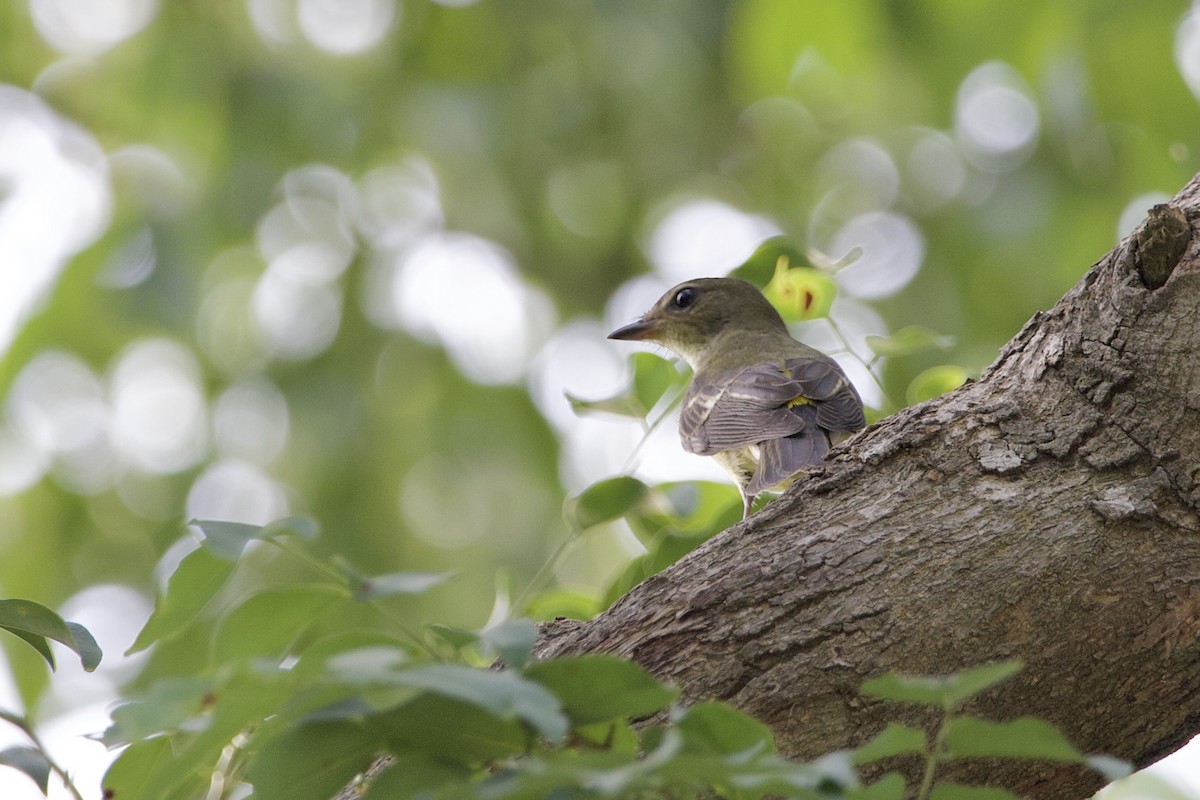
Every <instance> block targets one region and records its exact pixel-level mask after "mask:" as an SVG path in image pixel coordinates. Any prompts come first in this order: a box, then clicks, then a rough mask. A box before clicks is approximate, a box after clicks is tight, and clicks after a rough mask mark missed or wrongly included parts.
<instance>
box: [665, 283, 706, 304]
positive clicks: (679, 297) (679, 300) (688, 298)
mask: <svg viewBox="0 0 1200 800" xmlns="http://www.w3.org/2000/svg"><path fill="white" fill-rule="evenodd" d="M698 295H699V292H697V291H696V290H695V289H693V288H692V287H690V286H687V287H685V288H683V289H680V290H679V291H678V292H676V293H675V297H674V298H673V299H672V300H671V302H672V303H673V304H674V306H675V307H676V308H679V309H683V308H687V307H688V306H690V305H691V304H692V303H694V302H696V297H697V296H698Z"/></svg>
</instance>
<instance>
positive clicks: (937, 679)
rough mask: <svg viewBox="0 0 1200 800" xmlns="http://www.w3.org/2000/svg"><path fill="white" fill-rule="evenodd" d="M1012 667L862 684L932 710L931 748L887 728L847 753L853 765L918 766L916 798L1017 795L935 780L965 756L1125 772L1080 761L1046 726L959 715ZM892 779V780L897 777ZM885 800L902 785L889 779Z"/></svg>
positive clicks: (1108, 760)
mask: <svg viewBox="0 0 1200 800" xmlns="http://www.w3.org/2000/svg"><path fill="white" fill-rule="evenodd" d="M1022 668H1023V665H1022V664H1021V662H1019V661H1000V662H997V663H995V664H985V665H983V666H979V667H971V668H968V669H964V670H961V671H959V672H955V673H951V674H949V675H942V676H926V675H903V674H898V673H889V674H887V675H881V676H879V677H878V678H872V679H871V680H869V681H867V682H866V683H864V684H863V685H862V689H861V691H862V693H863V694H864V695H866V696H867V697H875V698H878V699H881V700H887V701H892V702H897V703H903V704H907V705H915V706H918V707H922V708H926V709H930V710H931V711H936V712H940V718H939V720H938V722H937V732H936V733H935V734H934V736H933V741H932V743H931V742H930V741H929V739H928V737H927V735H926V733H925V731H923V730H920V729H917V728H913V727H910V726H907V725H899V724H891V725H888V726H887V727H886V728H884V729H883V730H882V731H880V733H879V734H877V735H876V736H875V737H874V738H873V739H871V741H869V742H867V743H866V744H865V745H863V746H862V747H860V748H858V749H857V750H856V751H855V752H854V756H853V758H854V763H855V764H857V765H864V764H869V763H873V762H877V761H885V760H889V759H895V758H903V757H905V756H920V757H921V758H922V759H923V761H924V764H925V765H924V771H923V777H922V780H921V783H920V786H919V788H918V789H917V793H916V797H917V798H918V800H1014V798H1017V795H1014V794H1013V793H1012V792H1009V791H1007V790H1005V789H999V788H995V787H989V786H968V785H965V784H960V783H955V782H953V781H937V780H936V777H937V771H938V768H939V767H940V766H941V765H943V764H946V763H949V762H951V761H958V760H962V759H969V758H999V759H1003V758H1013V759H1032V760H1037V761H1053V762H1060V763H1068V764H1081V765H1086V766H1088V767H1090V768H1092V769H1093V770H1095V771H1097V772H1099V773H1100V774H1101V775H1103V776H1104V777H1105V779H1107V780H1110V781H1112V780H1116V779H1118V778H1121V777H1124V776H1126V775H1128V774H1130V773H1131V772H1132V771H1133V767H1132V765H1130V764H1128V763H1127V762H1124V761H1121V760H1119V759H1115V758H1112V757H1111V756H1091V757H1088V756H1085V755H1084V754H1083V753H1081V752H1080V751H1079V750H1078V749H1077V748H1076V747H1075V746H1074V745H1072V744H1071V743H1070V742H1069V741H1068V740H1067V739H1066V737H1064V736H1063V735H1062V733H1060V732H1059V730H1058V729H1057V728H1055V727H1054V726H1053V725H1051V724H1049V723H1048V722H1045V721H1043V720H1039V719H1033V718H1030V717H1023V718H1020V719H1016V720H1012V721H1009V722H992V721H989V720H983V719H979V718H977V717H973V716H970V715H968V714H964V713H963V712H962V709H963V707H964V706H965V705H967V704H968V703H970V702H971V701H972V700H974V699H975V698H977V697H979V696H980V695H982V694H984V693H985V692H988V691H991V690H993V689H994V688H995V687H997V686H998V685H999V684H1001V683H1002V682H1004V681H1005V680H1007V679H1008V678H1011V677H1012V676H1013V675H1016V674H1017V673H1018V672H1020V671H1021V669H1022ZM897 777H898V776H897ZM881 794H882V795H883V796H886V797H896V798H899V797H901V796H904V795H905V787H904V782H903V779H900V780H899V783H898V784H897V778H896V777H893V778H891V781H890V783H889V784H888V788H887V789H886V791H882V790H881Z"/></svg>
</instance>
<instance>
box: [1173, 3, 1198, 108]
mask: <svg viewBox="0 0 1200 800" xmlns="http://www.w3.org/2000/svg"><path fill="white" fill-rule="evenodd" d="M1175 65H1176V66H1177V67H1178V68H1179V74H1180V75H1182V76H1183V80H1184V82H1185V83H1187V86H1188V88H1189V89H1191V90H1192V94H1194V95H1195V96H1196V97H1197V98H1200V5H1198V4H1196V3H1193V4H1192V7H1191V9H1190V10H1189V11H1188V13H1187V14H1185V15H1184V17H1183V19H1182V20H1181V21H1180V22H1179V27H1178V28H1176V30H1175Z"/></svg>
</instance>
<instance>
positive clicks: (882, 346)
mask: <svg viewBox="0 0 1200 800" xmlns="http://www.w3.org/2000/svg"><path fill="white" fill-rule="evenodd" d="M953 346H954V337H952V336H943V335H941V334H939V333H937V332H936V331H933V330H930V329H929V328H926V327H924V326H923V325H908V326H906V327H904V328H901V329H900V330H898V331H896V332H895V333H893V334H892V335H891V336H868V337H867V347H869V348H871V352H872V353H874V354H875V355H877V356H880V357H884V358H894V357H897V356H911V355H914V354H916V353H923V352H925V351H926V350H935V349H936V350H945V349H946V348H948V347H953Z"/></svg>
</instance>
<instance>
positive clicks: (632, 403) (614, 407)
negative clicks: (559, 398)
mask: <svg viewBox="0 0 1200 800" xmlns="http://www.w3.org/2000/svg"><path fill="white" fill-rule="evenodd" d="M563 394H564V395H565V396H566V398H567V402H568V403H570V404H571V410H572V411H574V412H575V413H576V414H577V415H579V416H581V417H582V416H585V415H587V414H614V415H616V416H618V417H632V418H634V419H639V420H640V419H645V417H646V409H645V408H644V407H643V406H642V404H641V403H640V402H638V399H637V398H636V397H634V395H633V393H632V391H623V392H621V393H620V394H615V395H613V396H612V397H605V398H602V399H600V400H584V399H583V398H582V397H579V396H577V395H573V394H571V393H570V392H563Z"/></svg>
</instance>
